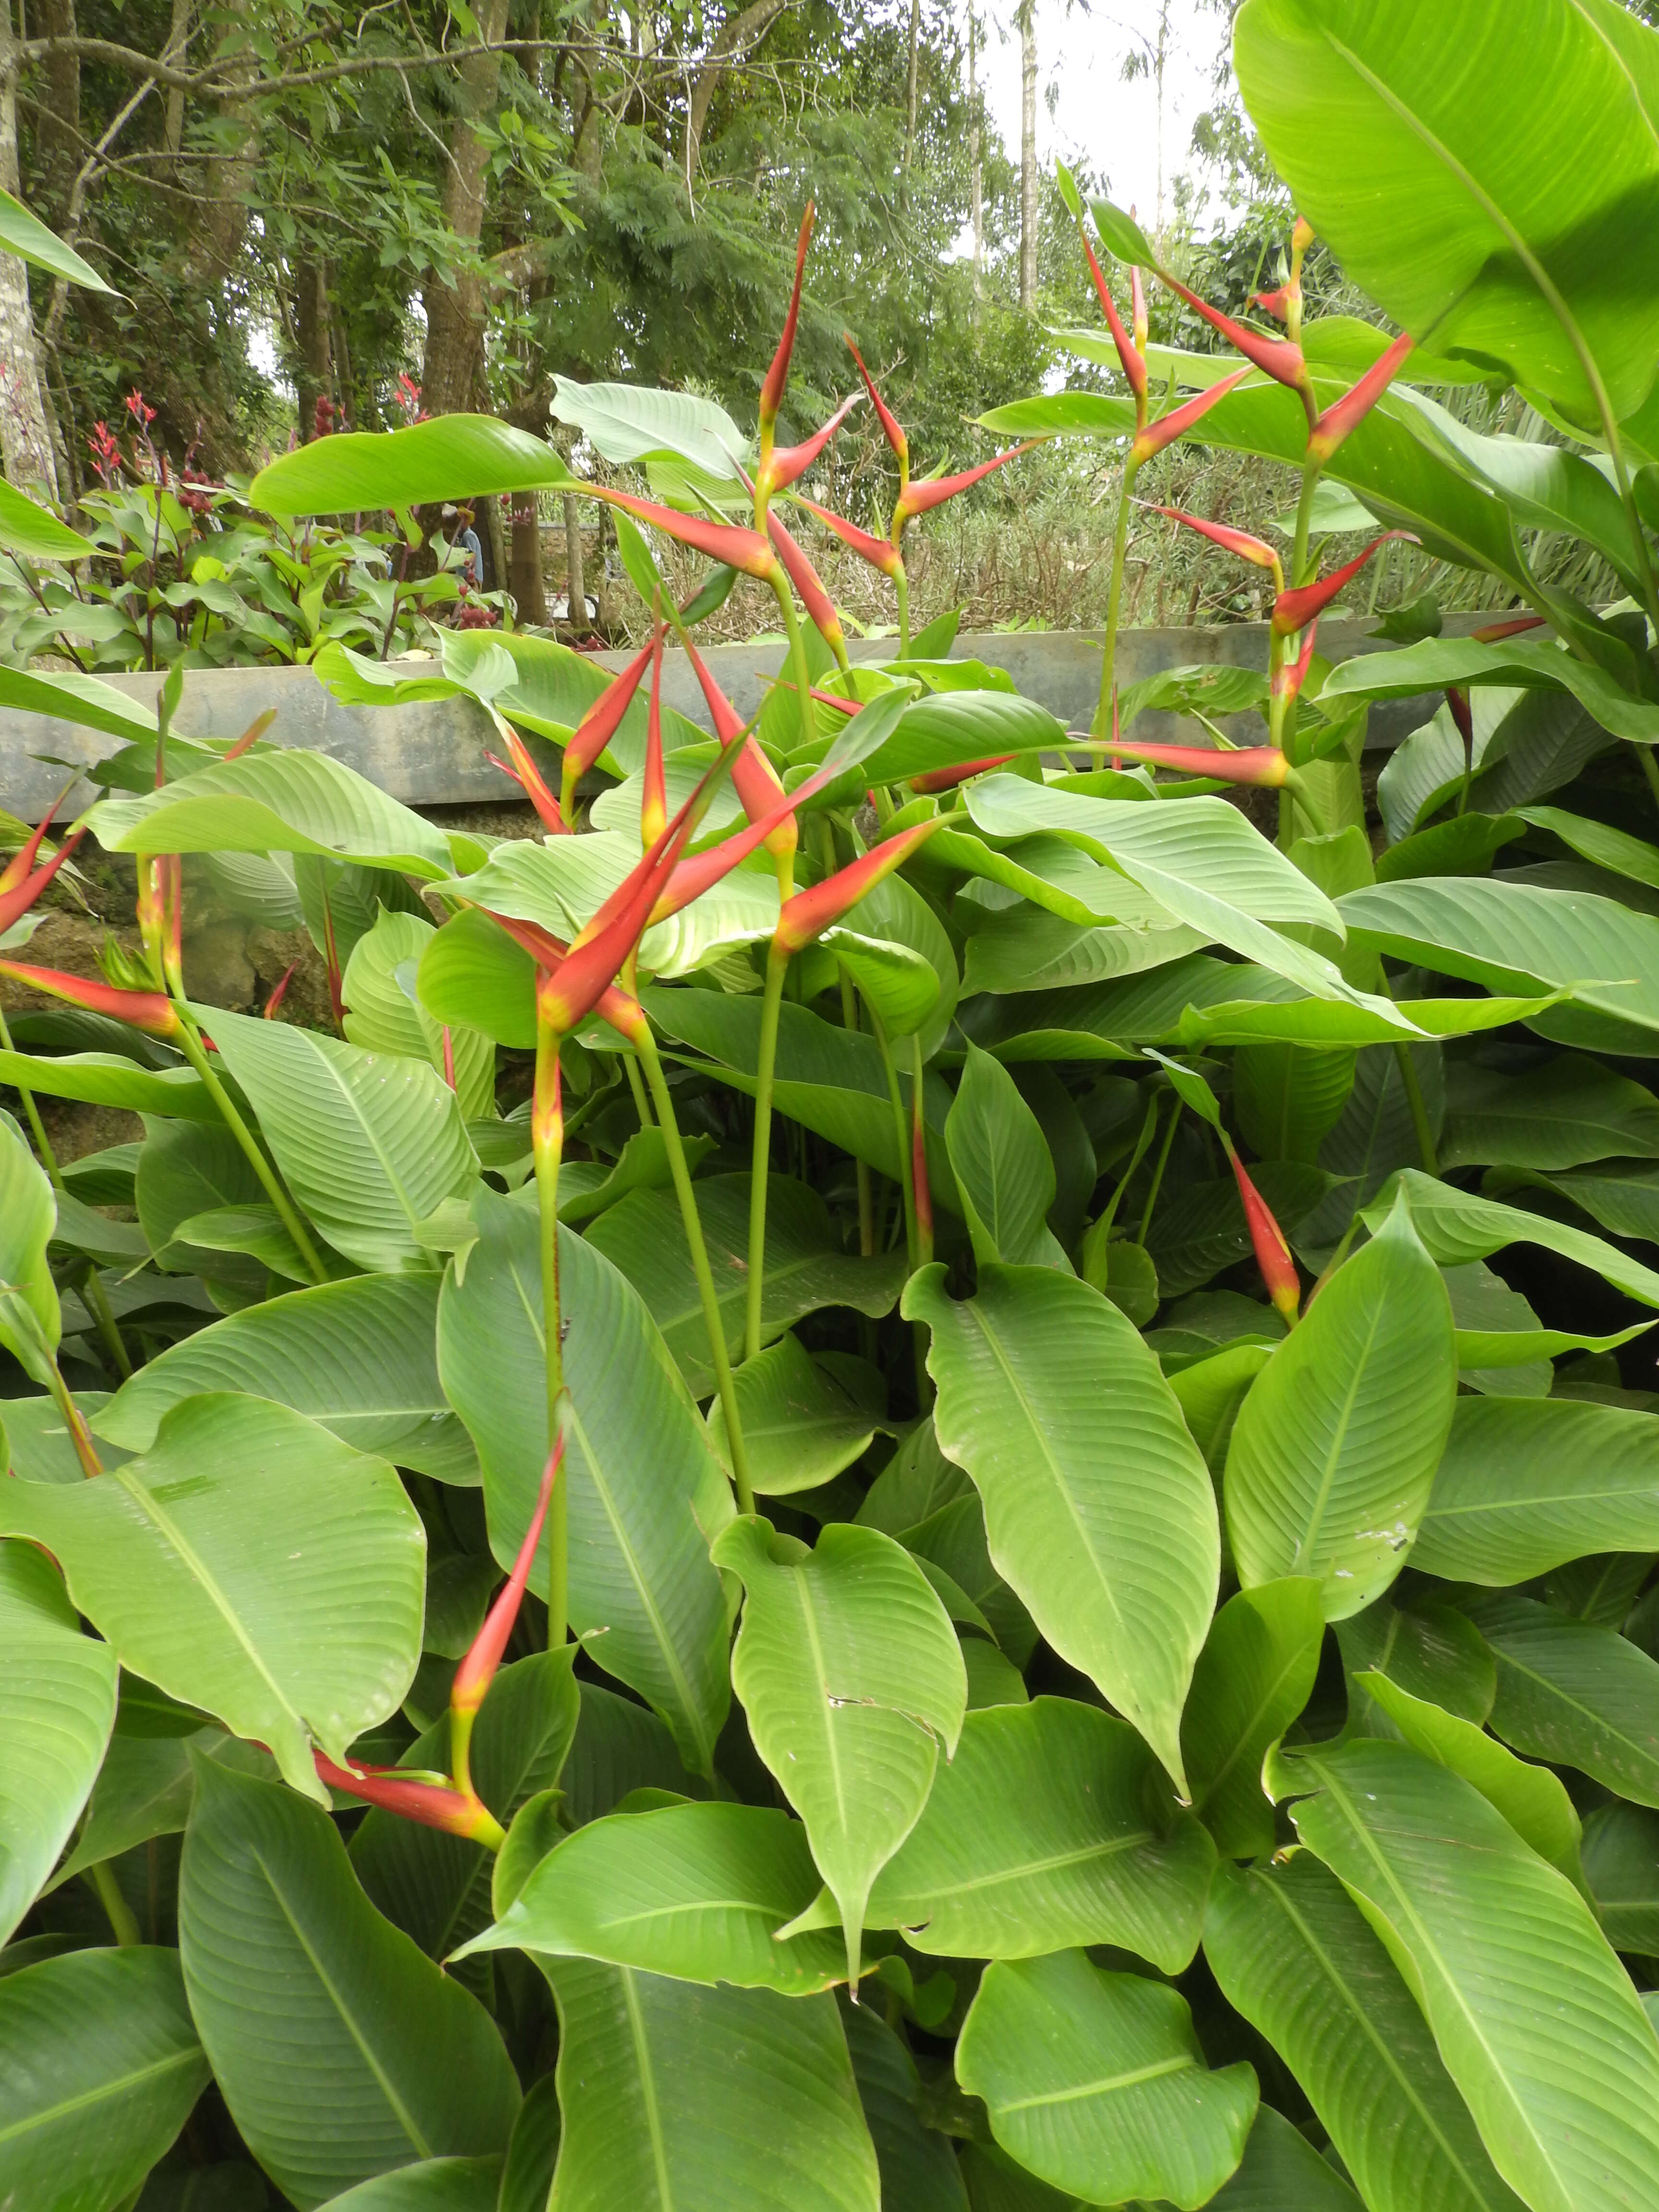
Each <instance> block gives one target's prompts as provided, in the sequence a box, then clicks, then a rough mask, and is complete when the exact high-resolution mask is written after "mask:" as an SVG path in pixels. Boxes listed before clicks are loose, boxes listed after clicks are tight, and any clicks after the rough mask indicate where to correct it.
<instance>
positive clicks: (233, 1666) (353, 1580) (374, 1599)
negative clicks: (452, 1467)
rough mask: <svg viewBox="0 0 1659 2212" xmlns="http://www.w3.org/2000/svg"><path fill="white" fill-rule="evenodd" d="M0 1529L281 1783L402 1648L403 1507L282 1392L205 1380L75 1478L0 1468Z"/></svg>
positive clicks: (339, 1742) (140, 1666)
mask: <svg viewBox="0 0 1659 2212" xmlns="http://www.w3.org/2000/svg"><path fill="white" fill-rule="evenodd" d="M0 1528H3V1529H4V1530H5V1531H6V1532H7V1533H8V1534H13V1535H24V1536H31V1537H33V1539H34V1541H36V1542H37V1543H41V1544H45V1545H46V1546H47V1547H49V1548H50V1549H51V1551H52V1553H54V1554H55V1555H56V1557H57V1558H58V1560H59V1561H60V1562H61V1564H62V1565H63V1569H64V1576H65V1577H66V1579H67V1581H68V1583H69V1587H70V1595H71V1596H72V1597H73V1599H74V1601H75V1603H76V1607H78V1609H79V1610H80V1611H81V1612H82V1613H85V1614H86V1615H87V1616H88V1619H89V1620H92V1621H94V1623H95V1624H96V1625H97V1626H98V1628H99V1630H100V1632H101V1633H102V1634H103V1635H104V1636H105V1637H106V1638H107V1639H108V1642H109V1643H110V1644H111V1645H112V1647H113V1649H114V1650H115V1652H116V1653H117V1655H118V1656H119V1658H120V1659H121V1662H122V1663H123V1664H124V1665H125V1666H127V1667H130V1668H131V1669H132V1670H133V1672H134V1673H135V1674H142V1675H143V1676H144V1678H145V1679H146V1680H149V1681H152V1682H155V1684H156V1685H157V1686H158V1687H160V1688H161V1689H163V1690H167V1691H168V1692H170V1693H171V1694H173V1696H175V1697H179V1698H181V1699H186V1700H187V1701H188V1702H189V1703H190V1704H191V1705H201V1706H204V1707H205V1708H206V1709H207V1710H208V1711H210V1712H212V1713H215V1714H216V1715H217V1716H218V1717H219V1718H220V1719H222V1721H223V1722H224V1723H225V1725H226V1726H227V1727H228V1729H232V1730H233V1731H234V1733H235V1734H237V1735H246V1736H252V1737H253V1738H254V1739H255V1740H256V1741H260V1742H263V1743H265V1744H268V1745H269V1746H270V1749H271V1751H272V1753H274V1754H275V1756H276V1760H277V1763H278V1764H279V1765H280V1766H281V1767H282V1770H283V1774H284V1775H285V1776H286V1778H288V1780H289V1782H290V1783H292V1784H293V1785H294V1787H295V1789H296V1790H304V1791H306V1792H307V1794H308V1795H310V1796H313V1797H317V1798H319V1799H320V1798H322V1797H324V1796H325V1791H324V1790H323V1786H322V1784H321V1783H319V1781H318V1779H317V1776H316V1772H315V1770H314V1768H313V1763H312V1748H311V1747H312V1739H313V1736H314V1737H315V1739H316V1741H318V1742H319V1744H320V1745H321V1746H322V1747H323V1749H324V1750H325V1752H327V1753H328V1754H329V1756H330V1757H331V1759H343V1757H344V1756H345V1753H346V1747H347V1746H348V1745H349V1743H350V1742H351V1741H352V1739H353V1737H354V1736H356V1735H360V1734H361V1733H362V1730H363V1729H366V1728H369V1727H372V1726H373V1725H374V1723H376V1722H379V1721H382V1720H384V1719H386V1716H387V1715H388V1714H390V1713H392V1712H395V1711H397V1709H398V1705H399V1703H400V1702H401V1701H402V1699H403V1698H404V1693H405V1692H406V1691H407V1690H408V1687H409V1684H410V1678H411V1676H412V1675H413V1674H414V1671H415V1664H416V1659H417V1658H418V1657H419V1655H420V1643H421V1584H422V1562H423V1559H424V1555H425V1539H424V1534H423V1532H422V1528H421V1523H420V1519H419V1516H417V1515H416V1511H415V1509H414V1507H413V1506H412V1505H411V1504H410V1502H409V1498H408V1497H407V1495H406V1493H405V1492H404V1488H403V1486H402V1485H401V1484H400V1483H399V1481H398V1478H397V1475H396V1474H395V1473H394V1471H393V1470H392V1468H390V1467H389V1466H387V1464H386V1462H385V1461H384V1460H381V1459H370V1458H368V1457H366V1456H365V1455H363V1454H362V1453H360V1452H356V1451H353V1450H352V1449H350V1447H349V1445H346V1444H343V1443H340V1442H339V1440H338V1439H337V1437H332V1436H331V1435H330V1434H329V1432H328V1431H327V1430H325V1429H321V1428H319V1427H318V1426H317V1425H316V1424H315V1423H314V1422H313V1421H307V1420H306V1419H302V1418H301V1415H300V1414H298V1413H290V1412H289V1409H288V1408H287V1407H285V1406H276V1405H273V1404H271V1403H270V1401H268V1400H265V1399H262V1398H252V1397H240V1396H232V1395H228V1394H215V1395H207V1396H203V1397H196V1398H191V1399H187V1400H186V1401H185V1402H184V1403H183V1404H182V1405H180V1406H178V1407H174V1408H173V1411H172V1412H170V1413H167V1415H166V1417H165V1418H164V1419H163V1420H162V1422H161V1427H160V1429H159V1431H158V1432H157V1435H156V1438H155V1443H154V1445H153V1446H152V1447H151V1449H149V1451H148V1452H146V1453H145V1454H144V1455H143V1457H142V1458H139V1459H133V1460H128V1461H127V1462H125V1464H124V1465H122V1466H120V1467H117V1468H110V1469H108V1470H106V1473H105V1474H101V1475H100V1476H99V1478H98V1480H96V1481H95V1482H83V1483H81V1484H80V1485H78V1486H76V1487H75V1488H69V1487H67V1486H63V1485H60V1484H57V1483H39V1482H9V1483H6V1484H3V1485H0Z"/></svg>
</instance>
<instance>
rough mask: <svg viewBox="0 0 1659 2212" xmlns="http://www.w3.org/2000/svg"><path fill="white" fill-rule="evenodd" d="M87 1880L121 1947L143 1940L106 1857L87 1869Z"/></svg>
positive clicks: (125, 1947) (134, 1915)
mask: <svg viewBox="0 0 1659 2212" xmlns="http://www.w3.org/2000/svg"><path fill="white" fill-rule="evenodd" d="M87 1880H88V1882H89V1883H90V1884H91V1886H92V1887H93V1889H94V1891H95V1892H96V1893H97V1897H98V1902H99V1903H100V1905H102V1906H103V1908H104V1917H105V1918H106V1920H107V1921H108V1922H109V1924H110V1932H111V1933H112V1935H113V1936H114V1938H115V1940H116V1942H117V1943H118V1944H119V1946H120V1947H121V1948H122V1949H123V1950H124V1951H125V1950H129V1949H131V1947H132V1945H133V1944H135V1943H142V1942H143V1940H144V1937H143V1930H142V1929H140V1927H139V1925H138V1918H137V1914H136V1913H135V1912H134V1911H133V1909H132V1907H131V1905H129V1904H128V1903H127V1901H126V1899H125V1897H123V1896H122V1894H121V1890H120V1886H119V1884H118V1882H117V1881H116V1879H115V1871H114V1869H113V1868H112V1866H111V1865H110V1863H109V1861H108V1860H107V1859H100V1861H99V1863H98V1864H97V1865H96V1866H95V1867H88V1869H87Z"/></svg>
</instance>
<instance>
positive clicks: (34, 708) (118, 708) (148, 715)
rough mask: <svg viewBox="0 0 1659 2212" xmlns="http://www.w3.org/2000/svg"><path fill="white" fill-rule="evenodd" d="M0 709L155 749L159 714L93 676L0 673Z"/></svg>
mask: <svg viewBox="0 0 1659 2212" xmlns="http://www.w3.org/2000/svg"><path fill="white" fill-rule="evenodd" d="M0 707H9V708H13V709H14V710H15V712H16V713H18V714H45V715H47V716H50V717H51V718H52V720H61V721H65V722H74V723H75V724H76V725H77V726H79V727H80V728H82V729H86V730H100V731H101V732H103V734H104V735H105V736H106V737H109V738H124V739H125V740H126V741H127V742H128V743H129V744H134V743H136V744H143V742H144V741H145V740H146V739H148V740H149V744H151V745H154V744H155V708H153V707H145V706H143V705H141V704H140V703H139V702H138V701H137V700H136V699H129V698H128V696H127V695H126V693H125V691H118V690H116V689H115V686H114V685H113V684H100V682H99V680H98V678H96V677H95V676H81V675H77V674H74V673H72V672H70V671H63V672H61V673H60V672H58V671H53V672H52V674H51V675H46V674H44V673H39V672H37V671H34V670H33V669H28V668H4V669H0Z"/></svg>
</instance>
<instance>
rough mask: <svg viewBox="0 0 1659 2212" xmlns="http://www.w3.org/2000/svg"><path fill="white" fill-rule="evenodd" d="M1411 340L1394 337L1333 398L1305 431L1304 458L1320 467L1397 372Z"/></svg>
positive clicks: (1409, 347) (1386, 387)
mask: <svg viewBox="0 0 1659 2212" xmlns="http://www.w3.org/2000/svg"><path fill="white" fill-rule="evenodd" d="M1412 346H1413V340H1412V339H1411V338H1409V337H1405V336H1403V335H1402V336H1401V337H1397V338H1396V339H1395V342H1394V343H1393V344H1392V345H1391V346H1390V347H1389V349H1388V351H1387V353H1385V354H1384V355H1383V356H1382V358H1381V359H1380V360H1379V361H1376V362H1373V363H1372V364H1371V366H1370V368H1368V369H1367V370H1366V371H1365V374H1364V376H1362V377H1361V378H1360V380H1359V381H1358V384H1356V385H1355V386H1354V387H1353V389H1352V392H1344V393H1343V395H1342V397H1341V398H1340V399H1334V400H1333V401H1332V402H1331V404H1330V405H1329V406H1328V408H1327V409H1326V410H1325V411H1324V413H1323V414H1322V416H1320V417H1319V419H1318V421H1317V422H1316V423H1315V424H1314V426H1313V428H1312V429H1311V430H1310V432H1309V433H1308V458H1309V459H1310V460H1314V461H1317V462H1318V464H1319V465H1320V467H1321V468H1323V467H1324V466H1325V464H1326V463H1327V462H1328V460H1329V459H1330V458H1331V456H1332V454H1333V453H1335V451H1336V449H1337V447H1339V446H1340V444H1341V443H1342V441H1343V440H1344V439H1345V438H1346V436H1347V435H1348V433H1349V431H1350V430H1352V428H1353V427H1354V425H1355V424H1356V423H1357V422H1360V421H1361V420H1362V419H1363V418H1364V416H1367V415H1369V414H1370V410H1371V409H1372V408H1373V407H1375V406H1376V403H1377V401H1378V400H1379V399H1380V398H1382V397H1383V393H1384V392H1386V391H1387V390H1388V388H1389V385H1390V384H1391V383H1392V382H1393V381H1394V380H1395V376H1396V375H1397V374H1398V373H1399V371H1400V368H1401V365H1402V363H1403V362H1404V361H1405V358H1406V356H1407V354H1408V353H1409V352H1410V351H1411V349H1412Z"/></svg>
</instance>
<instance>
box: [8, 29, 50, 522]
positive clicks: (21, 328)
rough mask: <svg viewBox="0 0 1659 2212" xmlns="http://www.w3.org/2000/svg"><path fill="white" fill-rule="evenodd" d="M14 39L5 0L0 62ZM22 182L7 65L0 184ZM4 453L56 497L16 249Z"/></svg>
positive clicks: (15, 468)
mask: <svg viewBox="0 0 1659 2212" xmlns="http://www.w3.org/2000/svg"><path fill="white" fill-rule="evenodd" d="M15 44H16V34H15V31H14V28H13V21H12V12H11V0H4V5H3V6H0V66H5V65H7V64H9V63H10V61H11V58H12V54H13V52H14V50H15ZM19 185H20V179H19V177H18V173H17V73H16V70H15V69H13V68H10V67H9V66H8V67H6V74H5V78H4V82H3V83H0V190H3V191H9V192H10V193H11V194H12V195H13V196H14V197H19V196H20V195H19ZM0 378H3V386H0V455H3V457H4V460H5V465H6V478H7V481H8V482H9V483H14V484H15V485H16V486H17V488H18V489H19V490H20V491H25V490H29V491H33V490H36V489H39V490H41V491H44V493H45V494H46V497H47V498H48V499H52V500H55V499H56V498H57V497H58V455H57V453H56V451H55V450H54V448H53V446H52V428H51V416H50V414H49V412H48V409H47V403H46V385H45V381H44V378H43V375H42V371H41V362H40V348H39V346H38V345H37V343H36V342H35V335H34V309H33V305H32V304H31V302H30V300H29V272H28V264H27V262H26V261H21V260H20V259H19V258H18V257H17V256H16V254H15V253H0Z"/></svg>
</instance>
